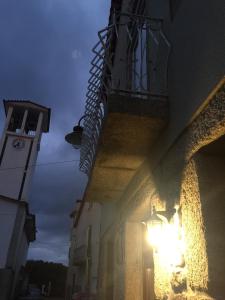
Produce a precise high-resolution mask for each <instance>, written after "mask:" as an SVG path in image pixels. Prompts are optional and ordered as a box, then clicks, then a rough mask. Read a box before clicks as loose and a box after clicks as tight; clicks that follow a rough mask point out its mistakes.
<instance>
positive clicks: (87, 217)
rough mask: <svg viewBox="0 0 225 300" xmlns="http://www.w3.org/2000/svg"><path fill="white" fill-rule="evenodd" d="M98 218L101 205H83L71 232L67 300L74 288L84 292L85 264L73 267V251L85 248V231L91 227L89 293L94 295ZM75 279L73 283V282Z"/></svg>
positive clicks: (98, 235)
mask: <svg viewBox="0 0 225 300" xmlns="http://www.w3.org/2000/svg"><path fill="white" fill-rule="evenodd" d="M100 217H101V205H100V204H98V203H94V204H90V203H85V205H84V207H83V210H82V213H81V216H80V219H79V223H78V225H77V227H76V228H72V231H71V246H70V253H69V269H68V274H67V296H66V297H67V298H66V299H68V300H70V299H71V295H72V294H73V292H74V290H73V289H74V287H75V286H80V287H81V288H82V290H83V291H84V289H85V285H86V279H87V277H86V274H87V273H86V272H87V270H86V264H83V265H80V266H74V251H75V249H76V248H78V247H81V246H87V231H88V227H89V226H91V242H90V243H91V244H90V246H91V268H90V292H91V293H96V289H97V276H98V259H99V242H100ZM74 278H75V282H73V281H74Z"/></svg>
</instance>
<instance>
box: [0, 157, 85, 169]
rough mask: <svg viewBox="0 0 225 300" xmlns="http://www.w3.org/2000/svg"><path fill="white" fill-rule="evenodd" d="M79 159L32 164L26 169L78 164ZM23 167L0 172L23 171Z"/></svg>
mask: <svg viewBox="0 0 225 300" xmlns="http://www.w3.org/2000/svg"><path fill="white" fill-rule="evenodd" d="M79 161H80V160H79V159H73V160H64V161H54V162H47V163H39V164H33V165H31V166H29V167H28V169H29V168H32V167H42V166H43V167H44V166H49V165H56V164H66V163H72V162H79ZM24 168H25V166H23V167H12V168H2V169H0V172H2V171H8V170H15V169H24Z"/></svg>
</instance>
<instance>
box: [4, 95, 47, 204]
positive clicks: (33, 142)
mask: <svg viewBox="0 0 225 300" xmlns="http://www.w3.org/2000/svg"><path fill="white" fill-rule="evenodd" d="M4 108H5V113H6V122H5V128H4V131H3V136H2V140H1V144H0V195H2V196H6V197H9V198H12V199H15V200H23V201H27V200H28V199H27V196H28V195H27V193H28V188H29V184H30V181H31V177H32V174H33V170H34V166H35V163H36V159H37V154H38V151H39V148H40V140H41V134H42V132H48V130H49V121H50V109H48V108H46V107H43V106H41V105H38V104H35V103H33V102H30V101H5V100H4Z"/></svg>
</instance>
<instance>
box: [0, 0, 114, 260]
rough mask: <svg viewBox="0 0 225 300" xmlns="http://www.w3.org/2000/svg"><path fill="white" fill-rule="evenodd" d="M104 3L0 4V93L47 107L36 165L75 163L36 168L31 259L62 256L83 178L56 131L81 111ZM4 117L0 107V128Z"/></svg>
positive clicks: (48, 0) (75, 156)
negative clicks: (47, 118)
mask: <svg viewBox="0 0 225 300" xmlns="http://www.w3.org/2000/svg"><path fill="white" fill-rule="evenodd" d="M109 5H110V1H109V0H108V1H106V0H83V1H74V0H66V1H65V0H38V1H31V0H23V1H17V0H1V1H0V37H1V47H0V57H1V69H0V96H1V98H2V99H4V98H5V99H29V100H33V101H36V102H37V103H39V104H41V105H45V106H48V107H50V108H51V109H52V114H51V125H50V132H49V133H47V134H43V136H42V142H41V150H40V152H39V155H38V161H37V163H38V164H40V163H41V164H42V163H48V162H60V161H61V162H62V161H68V160H76V161H75V162H71V163H62V164H49V165H45V166H39V167H37V168H36V171H35V174H34V178H33V184H32V190H31V194H30V210H31V212H32V213H36V214H37V216H36V219H37V229H38V234H37V242H35V243H33V244H32V248H31V249H30V251H29V257H32V258H35V259H40V258H42V259H45V260H51V261H57V262H63V263H65V262H66V260H67V252H68V241H69V233H70V232H69V229H70V218H69V213H70V212H71V210H72V208H73V206H74V203H75V200H76V199H80V198H81V197H82V194H83V191H84V188H85V186H86V182H87V177H86V175H84V174H82V173H81V172H80V171H79V161H78V160H79V152H77V151H75V150H74V149H73V148H72V147H71V146H70V145H69V144H66V143H65V140H64V136H65V134H66V133H68V132H70V131H71V130H72V128H73V126H74V125H75V124H76V123H77V121H78V120H79V119H80V116H82V115H83V112H84V105H85V94H86V88H87V81H88V78H89V68H90V61H91V59H92V53H91V49H92V47H93V45H94V44H95V43H96V41H97V31H98V30H100V29H101V28H103V27H105V25H106V24H107V22H108V13H109ZM9 20H10V21H9ZM6 28H7V30H6ZM72 59H74V60H76V64H74V63H73V61H72ZM4 118H5V117H4V112H3V107H2V105H0V126H1V128H2V126H3V121H2V120H3V119H4ZM49 241H50V242H49ZM60 245H61V246H60Z"/></svg>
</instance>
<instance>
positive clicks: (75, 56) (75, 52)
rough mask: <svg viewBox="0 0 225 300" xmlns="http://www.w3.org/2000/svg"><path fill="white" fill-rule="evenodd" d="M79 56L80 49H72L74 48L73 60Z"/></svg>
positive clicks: (80, 54)
mask: <svg viewBox="0 0 225 300" xmlns="http://www.w3.org/2000/svg"><path fill="white" fill-rule="evenodd" d="M81 56H82V53H81V51H80V50H78V49H74V50H73V51H72V58H73V59H74V60H76V59H78V58H81Z"/></svg>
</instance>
